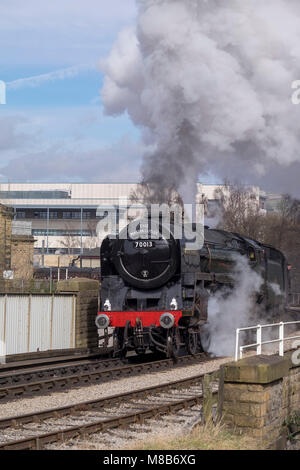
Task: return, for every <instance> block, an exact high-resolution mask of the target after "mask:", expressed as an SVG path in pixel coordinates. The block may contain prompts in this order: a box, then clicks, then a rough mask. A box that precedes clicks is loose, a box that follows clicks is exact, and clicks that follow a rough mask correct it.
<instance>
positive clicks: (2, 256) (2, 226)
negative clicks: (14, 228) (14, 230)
mask: <svg viewBox="0 0 300 470" xmlns="http://www.w3.org/2000/svg"><path fill="white" fill-rule="evenodd" d="M12 218H13V209H12V208H11V207H6V206H3V205H2V204H0V278H2V277H3V271H5V270H8V269H10V268H11V263H10V258H11V223H12Z"/></svg>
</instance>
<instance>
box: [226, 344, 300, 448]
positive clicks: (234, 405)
mask: <svg viewBox="0 0 300 470" xmlns="http://www.w3.org/2000/svg"><path fill="white" fill-rule="evenodd" d="M295 354H296V353H295ZM299 356H300V353H299ZM222 376H223V377H224V384H223V394H222V397H221V400H222V402H223V403H222V408H223V417H224V421H225V423H226V424H227V425H228V426H230V427H231V428H233V429H234V430H235V431H236V432H238V433H240V434H241V433H246V434H248V435H251V436H253V437H255V438H257V439H259V441H260V442H261V443H263V445H264V446H265V447H266V448H285V445H286V428H285V427H284V426H283V424H284V421H285V420H287V419H288V418H289V416H291V415H292V414H293V412H295V411H300V364H299V365H296V364H295V362H293V361H292V360H291V353H288V354H286V355H285V357H284V358H281V357H279V356H252V357H249V358H245V359H242V360H240V361H237V362H233V363H230V364H226V365H225V366H223V371H222Z"/></svg>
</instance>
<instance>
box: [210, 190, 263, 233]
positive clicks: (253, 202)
mask: <svg viewBox="0 0 300 470" xmlns="http://www.w3.org/2000/svg"><path fill="white" fill-rule="evenodd" d="M215 198H216V200H217V201H218V205H219V209H220V211H219V212H220V214H221V220H220V221H219V223H218V228H222V229H224V230H228V231H229V232H237V233H240V234H241V235H244V236H247V237H250V238H260V237H261V236H262V233H261V222H262V219H263V217H264V216H263V214H262V211H261V210H260V205H259V200H258V199H257V196H256V195H255V193H254V192H253V189H252V188H251V187H247V186H243V185H242V184H240V183H234V184H230V183H229V182H228V181H226V182H225V184H224V186H223V188H219V189H217V190H216V191H215Z"/></svg>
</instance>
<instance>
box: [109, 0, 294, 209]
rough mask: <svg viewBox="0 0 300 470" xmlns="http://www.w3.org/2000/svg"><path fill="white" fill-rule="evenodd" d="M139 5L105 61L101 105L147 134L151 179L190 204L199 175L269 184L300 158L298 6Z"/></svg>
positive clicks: (146, 173)
mask: <svg viewBox="0 0 300 470" xmlns="http://www.w3.org/2000/svg"><path fill="white" fill-rule="evenodd" d="M137 5H138V17H137V24H136V27H134V28H132V29H127V30H124V31H122V32H121V33H120V36H119V39H118V41H117V42H116V44H115V45H114V47H113V49H112V51H111V54H110V56H109V57H108V58H107V60H106V61H104V62H103V63H102V69H103V71H104V72H105V80H104V86H103V89H102V100H103V103H104V107H105V110H106V113H107V114H110V115H117V114H121V113H124V112H128V114H129V116H130V118H131V119H132V121H133V122H134V123H135V124H136V125H137V126H140V127H141V128H142V129H143V138H144V141H145V142H146V143H147V144H148V145H149V152H148V153H147V155H144V159H143V164H142V175H143V178H144V180H145V181H148V182H152V183H154V184H156V185H158V186H160V185H164V186H169V187H176V188H177V189H179V190H180V191H181V194H182V196H183V198H184V200H185V201H186V202H190V200H191V197H192V194H193V193H194V191H195V182H196V181H197V177H198V175H199V173H200V172H201V173H204V172H206V171H213V172H214V173H215V174H218V173H219V174H220V173H223V175H224V173H227V175H228V174H230V176H232V175H234V176H239V175H237V173H238V172H240V173H242V174H243V175H244V177H245V174H246V176H247V177H248V179H249V177H250V176H251V174H252V181H253V179H254V178H256V177H257V178H258V177H261V176H262V175H266V179H267V181H268V177H267V175H268V171H269V168H274V165H275V168H276V167H278V166H282V168H284V169H286V168H288V167H289V165H291V164H298V163H299V162H300V152H299V146H300V145H299V144H300V134H299V131H298V122H299V113H300V107H299V106H295V105H293V104H292V102H291V94H292V90H291V83H292V82H293V81H294V80H296V79H299V78H300V47H299V44H300V3H299V1H298V0H289V1H284V0H272V1H271V0H266V1H264V2H262V1H261V0H248V1H247V2H245V1H241V0H227V1H224V0H209V1H208V0H184V1H182V0H137ZM245 169H246V172H245ZM223 175H222V176H223Z"/></svg>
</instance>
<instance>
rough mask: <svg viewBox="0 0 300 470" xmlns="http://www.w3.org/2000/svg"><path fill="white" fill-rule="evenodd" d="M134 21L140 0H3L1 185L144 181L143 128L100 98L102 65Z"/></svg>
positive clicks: (0, 22) (0, 18)
mask: <svg viewBox="0 0 300 470" xmlns="http://www.w3.org/2000/svg"><path fill="white" fill-rule="evenodd" d="M135 16H136V6H135V1H134V0H110V1H109V2H108V1H107V0H51V2H42V1H41V0H26V2H25V1H24V0H0V80H2V81H5V83H6V87H7V93H6V105H0V174H1V177H0V181H6V180H7V179H9V180H10V181H13V180H15V181H16V180H17V181H21V180H23V181H28V180H31V181H34V180H35V181H37V180H39V181H51V180H52V181H56V180H77V181H80V180H82V181H86V180H89V181H109V180H110V181H117V180H119V181H134V180H136V179H137V178H138V176H139V170H138V169H139V162H140V159H141V155H142V152H143V146H142V144H141V143H140V130H139V129H137V128H135V127H134V125H133V124H132V123H131V121H130V120H129V118H128V116H126V115H123V116H119V117H108V116H105V115H104V113H103V109H102V104H101V99H100V93H99V92H100V89H101V86H102V80H103V75H102V73H101V71H100V67H99V62H100V61H101V59H103V58H105V57H106V56H107V55H108V54H109V51H110V49H111V47H112V45H113V43H114V42H115V40H116V39H117V36H118V33H119V32H120V31H121V29H122V28H124V27H127V26H131V25H132V24H134V22H135ZM62 162H63V163H62ZM83 167H84V168H83Z"/></svg>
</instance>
